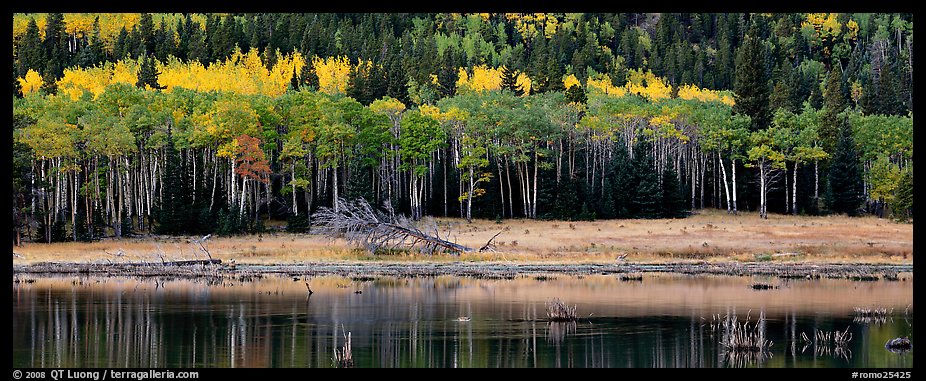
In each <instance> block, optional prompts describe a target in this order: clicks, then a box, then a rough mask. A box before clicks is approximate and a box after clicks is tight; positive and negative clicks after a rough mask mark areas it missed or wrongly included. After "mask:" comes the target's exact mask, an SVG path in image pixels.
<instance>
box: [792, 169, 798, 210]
mask: <svg viewBox="0 0 926 381" xmlns="http://www.w3.org/2000/svg"><path fill="white" fill-rule="evenodd" d="M797 165H798V162H796V161H795V162H794V180H793V181H791V187H792V191H791V214H793V215H795V216H796V215H797Z"/></svg>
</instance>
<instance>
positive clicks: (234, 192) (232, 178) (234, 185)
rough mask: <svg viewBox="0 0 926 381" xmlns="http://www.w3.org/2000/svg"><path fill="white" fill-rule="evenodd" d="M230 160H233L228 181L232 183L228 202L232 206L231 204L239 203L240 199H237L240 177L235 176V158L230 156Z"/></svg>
mask: <svg viewBox="0 0 926 381" xmlns="http://www.w3.org/2000/svg"><path fill="white" fill-rule="evenodd" d="M228 161H229V162H231V167H229V170H228V181H229V183H230V184H229V185H230V187H229V197H228V203H229V206H231V205H235V204H236V203H238V199H237V196H238V179H236V178H235V167H236V164H235V159H234V158H229V159H228ZM242 186H243V185H242Z"/></svg>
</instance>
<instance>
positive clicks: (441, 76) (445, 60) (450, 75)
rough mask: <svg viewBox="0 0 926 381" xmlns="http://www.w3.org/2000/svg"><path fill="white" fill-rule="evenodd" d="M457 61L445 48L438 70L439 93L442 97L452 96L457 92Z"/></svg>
mask: <svg viewBox="0 0 926 381" xmlns="http://www.w3.org/2000/svg"><path fill="white" fill-rule="evenodd" d="M457 66H458V65H457V62H455V60H454V59H453V55H452V54H451V52H450V51H449V50H445V51H444V54H443V55H442V56H441V65H440V69H439V71H438V72H437V82H438V83H439V85H438V93H439V94H440V95H439V97H440V98H445V97H452V96H453V95H454V94H456V92H457V79H459V74H458V72H457Z"/></svg>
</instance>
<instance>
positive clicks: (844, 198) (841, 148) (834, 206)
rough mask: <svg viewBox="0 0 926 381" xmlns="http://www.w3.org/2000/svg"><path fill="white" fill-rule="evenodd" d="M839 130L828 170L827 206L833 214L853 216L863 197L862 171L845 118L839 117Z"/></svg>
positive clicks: (857, 210) (856, 212)
mask: <svg viewBox="0 0 926 381" xmlns="http://www.w3.org/2000/svg"><path fill="white" fill-rule="evenodd" d="M841 119H842V120H841V128H840V136H839V141H838V143H837V145H836V151H835V152H833V156H832V161H831V164H830V168H829V176H827V177H828V179H829V186H828V191H827V193H828V197H827V201H828V206H829V209H830V210H831V211H833V212H834V213H847V214H849V215H850V216H855V215H857V214H858V212H859V208H860V207H861V205H862V202H863V201H864V200H865V195H864V193H863V190H862V171H861V168H860V165H859V155H858V152H857V151H856V148H855V140H854V139H853V138H852V130H851V127H850V126H849V122H848V120H847V119H846V118H845V117H841Z"/></svg>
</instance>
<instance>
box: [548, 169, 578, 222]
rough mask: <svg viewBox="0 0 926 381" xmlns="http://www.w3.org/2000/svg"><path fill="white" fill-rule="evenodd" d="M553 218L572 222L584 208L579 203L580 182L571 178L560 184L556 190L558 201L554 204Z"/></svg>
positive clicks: (567, 177)
mask: <svg viewBox="0 0 926 381" xmlns="http://www.w3.org/2000/svg"><path fill="white" fill-rule="evenodd" d="M553 205H554V206H553V217H554V218H556V219H561V220H572V219H573V218H575V217H576V215H577V213H576V212H577V211H578V210H579V209H580V208H581V207H582V204H581V203H580V202H579V182H578V181H576V179H573V178H571V177H569V176H566V178H565V179H563V181H562V182H561V183H560V186H559V187H558V188H557V189H556V199H555V201H554V202H553Z"/></svg>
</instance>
